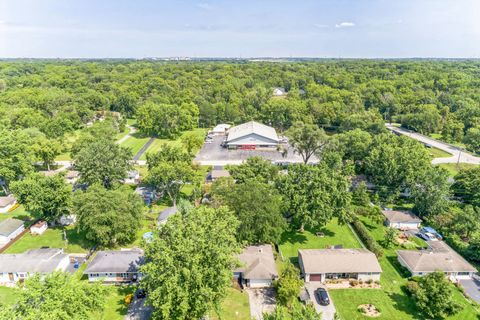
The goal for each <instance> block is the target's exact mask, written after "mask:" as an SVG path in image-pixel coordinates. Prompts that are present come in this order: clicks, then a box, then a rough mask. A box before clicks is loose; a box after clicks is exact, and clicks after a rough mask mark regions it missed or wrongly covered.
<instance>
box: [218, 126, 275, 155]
mask: <svg viewBox="0 0 480 320" xmlns="http://www.w3.org/2000/svg"><path fill="white" fill-rule="evenodd" d="M278 143H279V139H278V135H277V132H276V131H275V129H274V128H272V127H269V126H267V125H264V124H261V123H259V122H256V121H250V122H247V123H244V124H241V125H238V126H235V127H232V128H230V129H229V130H228V134H227V139H226V144H227V147H229V148H244V147H252V149H255V148H256V147H276V146H277V145H278Z"/></svg>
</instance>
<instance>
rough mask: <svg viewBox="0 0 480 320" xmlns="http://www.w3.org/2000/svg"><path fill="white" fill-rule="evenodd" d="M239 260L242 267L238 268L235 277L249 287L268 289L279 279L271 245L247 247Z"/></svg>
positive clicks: (234, 273)
mask: <svg viewBox="0 0 480 320" xmlns="http://www.w3.org/2000/svg"><path fill="white" fill-rule="evenodd" d="M238 259H239V260H240V263H241V264H242V266H241V267H239V268H237V269H236V270H235V271H234V272H233V275H234V277H235V278H236V279H238V280H239V281H240V283H242V284H243V285H245V286H247V287H252V288H261V287H268V286H270V285H271V284H272V281H273V280H275V279H277V278H278V272H277V267H276V264H275V258H274V256H273V251H272V246H271V245H266V244H265V245H259V246H250V247H246V248H245V249H244V250H243V252H242V253H241V254H240V255H239V256H238Z"/></svg>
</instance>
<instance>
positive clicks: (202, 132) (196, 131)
mask: <svg viewBox="0 0 480 320" xmlns="http://www.w3.org/2000/svg"><path fill="white" fill-rule="evenodd" d="M190 132H193V133H194V134H195V135H197V136H199V137H201V138H202V140H203V138H204V137H205V133H206V129H203V128H196V129H193V130H190V131H185V132H183V133H182V135H181V136H180V137H179V138H177V139H174V140H170V139H155V140H154V141H153V143H152V144H151V145H150V147H149V148H148V149H147V151H146V152H145V153H144V154H143V155H142V156H141V157H140V160H146V159H147V153H154V152H158V150H160V148H161V146H162V145H163V144H165V143H167V144H172V145H181V142H180V141H181V137H182V136H184V135H186V134H188V133H190ZM198 150H200V149H197V150H193V152H194V153H196V152H197V151H198Z"/></svg>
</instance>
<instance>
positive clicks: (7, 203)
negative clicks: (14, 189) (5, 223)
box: [0, 196, 17, 213]
mask: <svg viewBox="0 0 480 320" xmlns="http://www.w3.org/2000/svg"><path fill="white" fill-rule="evenodd" d="M16 203H17V200H16V199H15V198H14V197H12V196H7V197H0V213H7V212H8V211H9V210H10V209H12V208H13V206H14V205H15V204H16Z"/></svg>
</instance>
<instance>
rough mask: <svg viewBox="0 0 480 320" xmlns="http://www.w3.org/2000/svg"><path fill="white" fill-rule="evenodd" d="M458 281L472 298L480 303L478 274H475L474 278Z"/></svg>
mask: <svg viewBox="0 0 480 320" xmlns="http://www.w3.org/2000/svg"><path fill="white" fill-rule="evenodd" d="M458 283H460V285H461V286H462V287H463V288H464V289H465V293H466V294H467V295H468V296H469V297H470V298H472V299H473V300H475V301H476V302H479V303H480V278H479V277H478V276H477V275H474V276H473V279H468V280H458Z"/></svg>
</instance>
